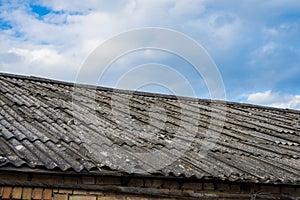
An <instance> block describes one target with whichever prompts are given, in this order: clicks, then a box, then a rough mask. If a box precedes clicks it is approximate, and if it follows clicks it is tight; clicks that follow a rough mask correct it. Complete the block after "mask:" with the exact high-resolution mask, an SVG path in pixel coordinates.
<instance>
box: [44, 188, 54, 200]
mask: <svg viewBox="0 0 300 200" xmlns="http://www.w3.org/2000/svg"><path fill="white" fill-rule="evenodd" d="M51 199H52V189H50V188H46V189H45V190H44V200H51Z"/></svg>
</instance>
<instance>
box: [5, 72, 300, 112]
mask: <svg viewBox="0 0 300 200" xmlns="http://www.w3.org/2000/svg"><path fill="white" fill-rule="evenodd" d="M0 77H9V78H18V79H26V80H32V81H40V82H44V83H52V84H61V85H67V86H72V87H81V88H86V89H96V90H102V91H108V92H118V93H120V94H130V95H140V96H146V97H156V98H167V99H172V100H183V101H194V102H207V103H215V104H223V105H234V104H236V105H239V106H247V107H250V108H259V109H267V110H270V111H271V110H273V111H287V112H291V113H296V114H299V113H300V111H299V110H295V109H290V108H276V107H271V106H264V105H256V104H250V103H241V102H233V101H227V100H219V99H201V98H199V97H187V96H180V95H170V94H161V93H154V92H146V91H133V90H127V89H118V88H109V87H105V86H99V85H91V84H86V83H75V82H70V81H66V80H57V79H54V78H46V77H38V76H32V75H25V74H12V73H5V72H0Z"/></svg>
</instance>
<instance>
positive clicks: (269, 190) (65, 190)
mask: <svg viewBox="0 0 300 200" xmlns="http://www.w3.org/2000/svg"><path fill="white" fill-rule="evenodd" d="M0 185H1V186H0V197H1V199H34V200H39V199H44V200H51V199H54V200H119V199H123V200H137V199H142V200H143V199H144V200H148V199H222V200H225V199H228V200H229V199H237V200H239V199H240V200H242V199H243V200H244V199H248V200H256V199H286V200H289V199H297V197H300V187H299V186H296V185H272V184H269V185H268V184H253V183H231V182H219V181H201V180H197V179H186V178H160V177H131V176H118V177H116V176H99V175H95V176H87V175H75V174H72V175H64V174H41V173H31V172H30V173H16V172H13V173H12V172H0ZM299 199H300V198H299Z"/></svg>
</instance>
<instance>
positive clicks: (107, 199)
mask: <svg viewBox="0 0 300 200" xmlns="http://www.w3.org/2000/svg"><path fill="white" fill-rule="evenodd" d="M125 199H126V197H120V196H106V197H98V199H97V200H125Z"/></svg>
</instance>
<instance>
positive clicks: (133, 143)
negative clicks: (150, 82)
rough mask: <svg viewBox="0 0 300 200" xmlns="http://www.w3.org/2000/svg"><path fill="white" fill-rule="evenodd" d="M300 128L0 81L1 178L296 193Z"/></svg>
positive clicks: (234, 108) (20, 79)
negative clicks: (174, 183)
mask: <svg viewBox="0 0 300 200" xmlns="http://www.w3.org/2000/svg"><path fill="white" fill-rule="evenodd" d="M74 94H75V95H74ZM74 97H75V98H74ZM299 121H300V112H299V111H296V110H289V109H278V108H271V107H264V106H256V105H250V104H241V103H233V102H223V101H213V100H201V99H194V98H185V97H176V96H170V95H161V94H152V93H145V92H133V91H123V90H114V89H109V88H103V87H93V86H85V85H77V86H76V87H75V86H74V84H72V83H65V82H60V81H54V80H48V79H42V78H36V77H28V76H20V75H8V74H0V169H1V167H6V166H13V167H15V168H22V167H30V168H33V169H39V168H44V169H45V168H46V169H48V170H57V169H59V170H61V171H67V170H74V171H76V172H83V171H87V172H88V171H91V170H95V169H96V170H99V171H101V170H102V169H110V170H112V171H115V172H118V173H119V172H124V173H130V174H131V173H132V174H144V175H146V174H147V175H149V174H150V175H151V174H161V175H164V176H170V175H174V176H185V177H192V176H193V177H197V178H216V179H222V180H229V181H251V182H262V183H268V182H280V183H293V184H299V182H300V169H299V166H300V148H299V145H300V127H299ZM153 152H154V153H153ZM156 154H157V155H158V156H157V157H155V155H156Z"/></svg>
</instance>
